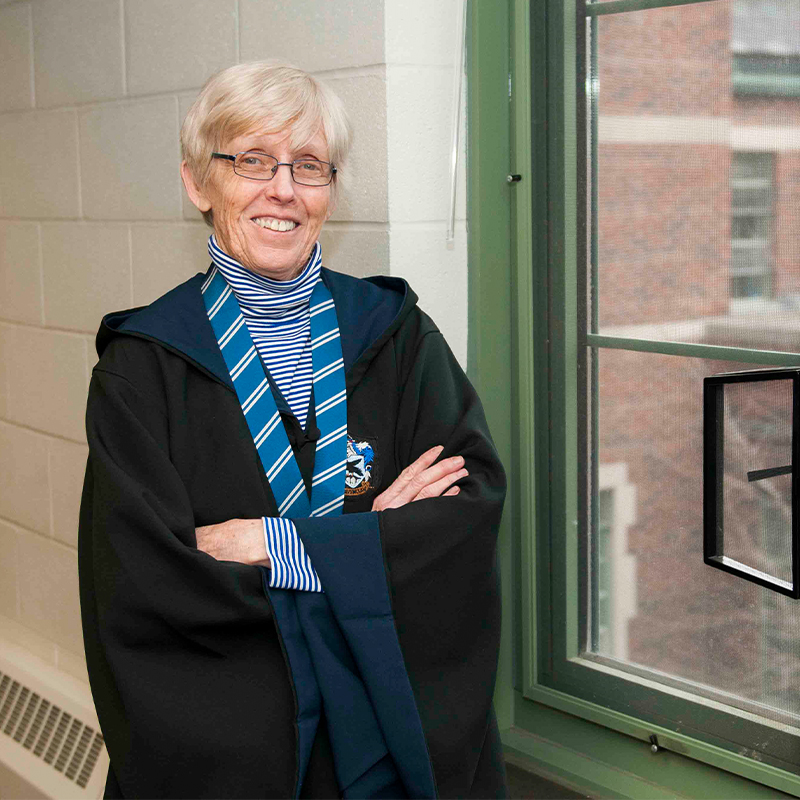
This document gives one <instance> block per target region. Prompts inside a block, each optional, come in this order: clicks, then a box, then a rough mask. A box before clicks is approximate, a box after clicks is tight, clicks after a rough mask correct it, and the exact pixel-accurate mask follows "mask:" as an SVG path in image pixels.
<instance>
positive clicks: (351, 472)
mask: <svg viewBox="0 0 800 800" xmlns="http://www.w3.org/2000/svg"><path fill="white" fill-rule="evenodd" d="M374 470H375V450H374V448H373V446H372V444H370V442H368V441H366V440H362V441H356V440H355V439H353V438H352V437H351V436H350V434H348V435H347V475H346V476H345V479H344V487H345V488H344V493H345V496H346V497H354V496H356V495H359V494H364V492H368V491H369V490H370V489H372V487H373V486H374V485H375V475H374Z"/></svg>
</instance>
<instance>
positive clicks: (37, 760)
mask: <svg viewBox="0 0 800 800" xmlns="http://www.w3.org/2000/svg"><path fill="white" fill-rule="evenodd" d="M0 645H2V652H0V762H2V763H3V764H4V765H5V766H6V767H8V768H9V769H11V770H12V771H13V772H15V773H17V775H19V776H20V777H21V778H23V780H25V781H27V782H28V783H30V784H31V785H32V786H34V787H35V788H36V789H38V790H39V791H40V792H42V794H44V795H46V796H48V797H51V798H59V800H60V799H61V798H99V797H102V795H103V788H104V785H105V778H106V773H107V771H108V755H107V753H106V749H105V745H104V743H103V736H102V734H101V733H100V727H99V725H98V724H97V717H96V715H95V712H94V707H93V705H92V702H91V695H90V693H89V691H88V689H87V688H86V687H84V685H83V684H81V683H80V682H79V681H77V680H75V679H73V678H71V677H69V676H67V675H64V674H63V673H60V672H58V671H57V670H56V669H55V668H52V667H48V665H47V664H45V663H44V662H41V661H40V660H39V659H36V658H34V657H31V656H28V654H27V653H26V652H25V651H23V650H22V649H21V648H17V647H15V646H7V645H6V643H5V642H0Z"/></svg>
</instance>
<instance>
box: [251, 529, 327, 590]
mask: <svg viewBox="0 0 800 800" xmlns="http://www.w3.org/2000/svg"><path fill="white" fill-rule="evenodd" d="M262 519H263V521H264V543H265V544H266V546H267V555H268V556H269V560H270V561H271V562H272V573H271V575H270V579H269V585H270V588H271V589H297V590H299V591H301V592H321V591H322V583H321V582H320V580H319V576H318V575H317V572H316V570H315V569H314V567H312V566H311V559H310V558H309V557H308V554H307V553H306V549H305V547H303V542H302V541H301V540H300V537H299V536H298V535H297V528H295V526H294V523H293V522H292V521H291V520H290V519H283V518H281V517H262Z"/></svg>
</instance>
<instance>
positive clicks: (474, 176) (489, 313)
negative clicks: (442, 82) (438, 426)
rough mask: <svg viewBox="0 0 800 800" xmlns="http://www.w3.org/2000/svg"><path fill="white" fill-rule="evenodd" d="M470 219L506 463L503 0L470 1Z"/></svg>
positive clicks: (474, 314)
mask: <svg viewBox="0 0 800 800" xmlns="http://www.w3.org/2000/svg"><path fill="white" fill-rule="evenodd" d="M467 31H468V34H467V219H468V220H469V226H468V227H469V235H468V241H467V257H468V265H469V311H468V315H469V316H468V324H469V328H468V344H467V373H468V374H469V376H470V379H471V380H472V382H473V384H474V385H475V387H476V389H477V390H478V393H479V395H480V397H481V400H482V402H483V406H484V409H485V411H486V417H487V419H488V421H489V426H490V428H491V431H492V437H493V438H494V442H495V444H496V446H497V449H498V452H499V453H500V457H501V459H502V461H503V464H504V465H505V467H506V471H507V472H508V473H509V474H510V472H511V469H512V467H511V464H512V457H511V453H512V445H511V442H512V426H511V385H512V367H511V349H512V345H511V279H510V278H511V266H510V265H511V250H512V237H511V197H512V194H513V192H514V190H515V188H516V187H515V185H514V184H509V183H508V181H507V175H508V173H509V171H510V164H511V152H510V147H511V131H510V118H509V110H508V104H509V101H508V69H509V36H510V31H509V7H508V2H507V0H506V2H502V3H499V2H495V0H469V5H468V8H467ZM513 506H514V493H513V486H509V493H508V496H507V499H506V506H505V512H504V515H503V522H502V525H501V528H500V539H499V544H498V558H499V562H500V573H501V579H502V598H503V623H502V625H503V627H502V641H501V648H500V662H499V665H498V680H497V686H496V691H495V710H496V712H497V716H498V721H499V723H500V725H501V726H504V725H508V724H510V722H511V718H512V714H513V695H512V661H513V657H512V652H513V647H512V633H513V625H512V605H513V598H514V592H513V581H512V576H513V558H512V554H513V547H512V542H511V516H512V510H513Z"/></svg>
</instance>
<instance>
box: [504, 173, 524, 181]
mask: <svg viewBox="0 0 800 800" xmlns="http://www.w3.org/2000/svg"><path fill="white" fill-rule="evenodd" d="M506 180H507V181H508V182H509V183H519V182H520V181H521V180H522V175H516V174H513V173H512V174H511V175H506Z"/></svg>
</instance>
